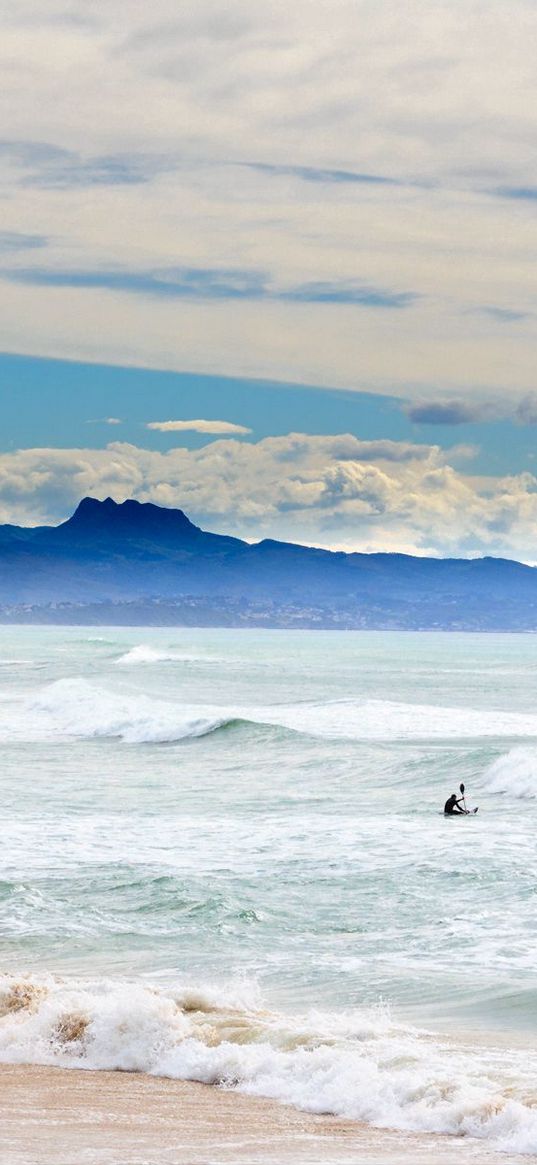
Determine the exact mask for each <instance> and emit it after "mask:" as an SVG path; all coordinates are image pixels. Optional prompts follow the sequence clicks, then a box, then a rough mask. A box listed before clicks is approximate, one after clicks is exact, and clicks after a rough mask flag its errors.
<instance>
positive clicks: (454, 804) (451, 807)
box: [444, 796, 464, 817]
mask: <svg viewBox="0 0 537 1165" xmlns="http://www.w3.org/2000/svg"><path fill="white" fill-rule="evenodd" d="M458 806H459V802H458V801H457V798H456V797H455V796H453V797H448V799H447V801H446V803H445V805H444V813H445V815H446V816H447V817H453V816H456V817H460V816H463V815H464V809H459V808H458Z"/></svg>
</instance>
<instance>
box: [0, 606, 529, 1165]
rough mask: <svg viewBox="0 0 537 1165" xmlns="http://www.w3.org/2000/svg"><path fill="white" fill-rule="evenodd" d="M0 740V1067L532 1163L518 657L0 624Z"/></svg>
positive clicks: (525, 728) (418, 640)
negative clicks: (275, 1107) (489, 1150)
mask: <svg viewBox="0 0 537 1165" xmlns="http://www.w3.org/2000/svg"><path fill="white" fill-rule="evenodd" d="M0 742H1V758H2V763H1V766H0V786H1V787H0V806H1V820H2V845H1V849H0V944H1V945H0V950H1V963H0V966H1V971H2V975H1V977H0V1061H2V1062H4V1063H12V1064H13V1063H14V1064H17V1063H21V1064H22V1063H34V1064H48V1065H56V1066H59V1067H64V1068H70V1067H73V1068H76V1067H77V1068H80V1067H83V1068H87V1069H96V1070H97V1069H123V1070H130V1071H138V1072H145V1073H150V1074H154V1075H157V1076H167V1077H172V1078H177V1079H181V1080H197V1081H204V1082H208V1083H209V1082H210V1083H218V1084H221V1085H223V1086H225V1087H227V1088H232V1089H237V1090H238V1091H241V1092H246V1093H250V1094H254V1095H257V1096H264V1097H269V1098H272V1099H274V1100H278V1101H283V1102H286V1103H288V1104H292V1105H294V1106H297V1107H298V1108H302V1109H305V1110H308V1111H311V1112H324V1113H334V1114H336V1115H341V1116H345V1117H348V1118H351V1119H356V1120H359V1121H364V1122H366V1123H368V1124H370V1125H372V1126H375V1127H377V1128H386V1129H399V1130H406V1131H410V1130H414V1131H416V1132H428V1133H445V1134H454V1135H457V1136H463V1135H465V1136H466V1137H475V1138H481V1139H482V1140H484V1141H486V1142H487V1144H488V1145H489V1146H490V1147H493V1148H494V1149H499V1150H502V1151H505V1152H506V1153H509V1152H511V1153H515V1152H518V1153H528V1154H535V1153H537V1051H536V1035H537V966H536V941H537V840H536V823H537V639H536V638H535V637H533V636H531V635H520V636H517V635H470V634H464V635H463V634H460V635H458V634H442V633H438V634H436V633H419V634H412V633H403V632H400V633H399V632H356V633H354V632H343V633H339V632H321V631H319V632H313V631H312V632H307V631H300V632H288V631H271V630H260V631H252V630H244V631H235V630H213V629H211V630H192V629H182V628H178V629H172V630H170V629H165V630H154V629H147V630H146V629H140V628H129V629H125V628H121V629H115V628H81V627H75V628H52V627H50V628H32V627H24V628H16V627H15V628H12V627H10V628H2V629H1V630H0ZM461 782H463V783H464V784H465V787H466V797H467V801H468V805H469V806H471V807H474V806H475V805H478V806H479V812H478V813H477V815H473V816H471V817H465V818H461V819H460V820H453V819H446V818H444V816H443V814H442V809H443V805H444V802H445V800H446V798H447V797H448V796H449V794H450V793H451V792H457V791H458V789H459V785H460V783H461Z"/></svg>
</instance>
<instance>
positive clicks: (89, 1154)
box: [0, 1064, 531, 1165]
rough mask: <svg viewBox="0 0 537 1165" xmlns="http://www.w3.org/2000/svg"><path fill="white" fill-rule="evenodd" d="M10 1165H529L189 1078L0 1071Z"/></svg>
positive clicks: (466, 1143)
mask: <svg viewBox="0 0 537 1165" xmlns="http://www.w3.org/2000/svg"><path fill="white" fill-rule="evenodd" d="M0 1144H1V1145H2V1160H3V1161H4V1162H5V1163H6V1165H29V1162H31V1165H80V1163H81V1162H83V1163H84V1165H250V1163H251V1165H269V1162H273V1161H275V1160H276V1161H277V1162H278V1163H279V1165H280V1163H281V1165H431V1162H432V1161H434V1162H435V1165H459V1163H460V1165H501V1163H502V1162H503V1165H507V1162H509V1165H523V1163H524V1162H526V1165H527V1162H528V1161H529V1160H531V1158H530V1157H528V1156H523V1155H520V1154H519V1155H517V1154H511V1153H509V1154H507V1153H500V1152H497V1151H495V1150H494V1149H491V1148H489V1147H488V1145H487V1144H486V1143H484V1142H481V1141H477V1140H474V1139H473V1138H458V1137H450V1136H438V1135H433V1134H430V1135H429V1134H414V1133H401V1132H396V1131H392V1130H386V1131H385V1130H379V1129H375V1128H371V1127H370V1126H368V1125H365V1124H361V1123H359V1122H356V1121H350V1120H345V1119H341V1118H338V1117H333V1116H329V1115H321V1116H317V1115H314V1114H311V1113H307V1112H302V1111H301V1110H298V1109H296V1108H292V1107H287V1106H286V1105H283V1104H279V1103H277V1102H275V1101H272V1100H265V1099H260V1098H258V1097H251V1096H247V1095H245V1094H244V1093H240V1092H236V1091H234V1090H225V1089H222V1088H218V1087H216V1086H214V1085H207V1084H198V1083H194V1082H191V1081H182V1080H172V1079H169V1078H165V1077H157V1076H148V1075H145V1074H143V1073H133V1072H120V1071H116V1072H109V1071H93V1070H88V1071H86V1070H81V1069H70V1068H69V1069H65V1068H51V1067H42V1066H38V1065H31V1064H30V1065H26V1064H0Z"/></svg>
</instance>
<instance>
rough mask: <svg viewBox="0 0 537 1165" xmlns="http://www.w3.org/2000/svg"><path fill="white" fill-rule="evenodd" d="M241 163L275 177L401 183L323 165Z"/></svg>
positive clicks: (387, 178)
mask: <svg viewBox="0 0 537 1165" xmlns="http://www.w3.org/2000/svg"><path fill="white" fill-rule="evenodd" d="M241 165H242V166H245V167H247V168H248V169H249V170H257V171H259V172H260V173H262V174H269V175H271V176H273V177H275V178H301V179H302V180H303V181H304V182H322V183H340V182H343V183H350V184H351V185H358V186H400V185H401V182H400V180H399V179H397V178H390V177H389V176H387V175H384V174H368V173H361V172H360V171H357V170H330V169H326V168H325V167H323V166H290V165H285V164H278V163H271V162H241Z"/></svg>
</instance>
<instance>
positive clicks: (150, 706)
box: [28, 680, 233, 744]
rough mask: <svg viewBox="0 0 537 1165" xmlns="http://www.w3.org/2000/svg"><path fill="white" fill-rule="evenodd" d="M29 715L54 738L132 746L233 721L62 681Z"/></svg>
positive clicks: (34, 703) (200, 732)
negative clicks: (97, 739)
mask: <svg viewBox="0 0 537 1165" xmlns="http://www.w3.org/2000/svg"><path fill="white" fill-rule="evenodd" d="M28 710H29V711H30V712H31V713H32V714H33V716H34V717H35V715H36V714H37V716H38V717H40V718H41V721H42V724H43V728H44V730H45V731H48V732H50V731H52V733H53V734H61V735H68V736H80V737H92V736H111V737H112V736H115V737H119V738H120V739H121V740H124V741H126V742H127V743H130V744H144V743H148V744H149V743H154V744H164V743H171V742H173V741H176V740H185V739H188V738H189V737H198V736H206V735H207V734H208V733H210V732H215V731H216V729H218V728H222V727H224V726H225V725H227V724H230V723H231V722H232V720H233V717H230V716H226V715H225V714H224V715H218V712H215V713H214V714H212V713H211V712H210V711H208V712H207V713H204V712H203V711H202V710H201V709H195V708H192V709H181V708H176V706H175V705H174V704H173V703H171V702H168V701H166V700H153V699H151V698H150V697H148V696H143V695H141V696H139V695H133V694H132V693H121V692H110V691H104V690H103V689H101V688H97V687H94V686H93V685H92V684H89V683H87V682H86V680H58V681H57V682H56V683H54V684H51V685H50V687H48V688H46V689H45V690H44V691H43V692H42V693H41V695H40V696H38V697H37V698H36V699H33V700H32V701H31V702H30V706H29V709H28ZM35 727H36V728H37V729H38V728H39V725H38V724H37V725H35Z"/></svg>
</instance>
